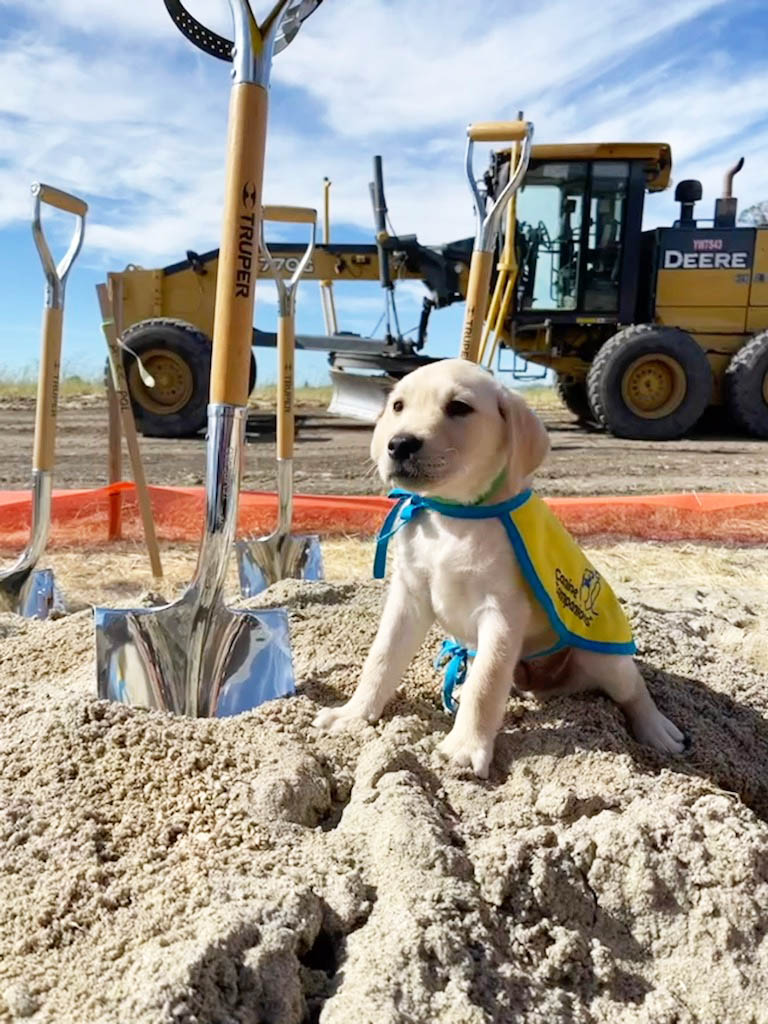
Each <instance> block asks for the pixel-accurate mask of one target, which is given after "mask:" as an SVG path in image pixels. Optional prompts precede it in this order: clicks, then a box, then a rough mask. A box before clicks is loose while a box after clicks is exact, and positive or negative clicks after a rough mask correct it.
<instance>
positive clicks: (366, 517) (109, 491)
mask: <svg viewBox="0 0 768 1024" xmlns="http://www.w3.org/2000/svg"><path fill="white" fill-rule="evenodd" d="M149 491H150V495H151V501H152V510H153V513H154V518H155V525H156V529H157V535H158V537H159V538H160V539H162V540H167V541H197V540H198V539H199V538H200V535H201V531H202V524H203V503H204V492H203V488H202V487H150V488H149ZM546 501H547V504H549V506H550V507H551V508H552V510H553V511H554V512H555V513H556V514H557V515H558V516H559V517H560V519H561V520H562V522H563V523H564V524H565V526H566V527H567V528H568V529H569V530H570V531H571V533H573V534H574V535H576V536H580V537H584V536H596V535H610V536H613V537H637V538H642V539H646V540H707V541H719V542H725V543H740V544H755V543H768V494H660V495H633V496H631V497H592V498H547V499H546ZM118 504H119V506H120V509H121V515H120V516H116V515H115V509H116V506H117V505H118ZM391 504H392V503H391V501H390V500H389V499H388V498H384V497H374V496H371V497H351V496H350V497H345V496H335V495H316V494H311V495H310V494H299V495H297V496H296V498H295V502H294V530H296V531H297V532H304V533H319V534H321V535H325V536H343V535H358V536H370V535H372V534H374V533H376V531H377V530H378V528H379V526H380V525H381V522H382V520H383V518H384V516H385V515H386V512H387V510H388V509H389V508H390V506H391ZM276 515H277V499H276V496H275V494H274V493H271V492H270V493H267V492H261V491H245V492H243V493H242V494H241V496H240V514H239V532H240V533H241V534H243V533H255V534H263V533H268V532H269V531H270V529H272V527H273V525H274V523H275V520H276ZM30 520H31V498H30V494H29V492H28V491H0V548H2V549H3V550H4V551H6V552H9V551H13V550H15V549H19V548H21V547H23V545H24V544H25V543H26V540H27V538H28V537H29V530H30ZM118 522H119V523H120V524H121V525H120V535H121V536H122V537H124V538H125V539H129V540H136V541H139V542H141V541H142V540H143V534H142V528H141V517H140V515H139V509H138V504H137V501H136V491H135V488H134V485H133V484H132V483H118V484H111V485H110V486H108V487H100V488H97V489H95V490H77V491H74V490H73V491H54V495H53V512H52V527H51V537H50V543H49V546H59V547H60V546H69V545H80V546H94V545H97V544H101V543H104V542H106V541H108V540H110V539H114V537H115V534H116V529H115V527H116V524H117V523H118ZM110 524H111V525H110Z"/></svg>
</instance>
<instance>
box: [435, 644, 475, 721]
mask: <svg viewBox="0 0 768 1024" xmlns="http://www.w3.org/2000/svg"><path fill="white" fill-rule="evenodd" d="M476 655H477V651H470V650H469V648H467V647H463V646H462V645H461V644H459V643H457V642H456V641H455V640H443V646H442V647H441V648H440V653H439V654H438V656H437V657H436V658H435V668H437V669H439V668H442V667H443V666H444V665H445V678H444V680H443V707H444V708H445V710H446V711H448V712H449V713H450V714H454V713H455V711H456V708H457V707H458V704H457V703H456V701H455V700H454V699H453V691H454V690H455V689H456V687H457V686H463V685H464V680H465V679H466V678H467V668H468V667H469V666H468V663H469V659H470V658H474V657H475V656H476Z"/></svg>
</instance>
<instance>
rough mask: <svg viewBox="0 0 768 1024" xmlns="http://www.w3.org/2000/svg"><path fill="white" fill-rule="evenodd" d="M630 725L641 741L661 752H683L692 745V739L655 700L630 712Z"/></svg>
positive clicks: (637, 738) (636, 737)
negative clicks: (670, 718) (664, 713)
mask: <svg viewBox="0 0 768 1024" xmlns="http://www.w3.org/2000/svg"><path fill="white" fill-rule="evenodd" d="M628 717H629V723H630V727H631V729H632V732H633V734H634V736H635V739H636V740H637V741H638V742H639V743H644V744H645V745H646V746H648V747H653V749H654V750H658V751H659V753H661V754H682V752H683V751H684V750H687V749H688V747H689V746H690V740H689V739H688V737H687V736H686V735H685V733H684V732H682V731H681V730H680V729H678V727H677V726H676V725H675V723H674V722H670V720H669V719H668V718H667V716H666V715H663V714H662V713H661V711H659V709H658V708H657V707H656V705H655V704H654V703H653V701H648V702H647V703H643V705H642V706H641V707H640V708H639V709H635V708H632V709H631V711H629V713H628Z"/></svg>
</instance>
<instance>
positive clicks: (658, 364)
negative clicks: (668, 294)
mask: <svg viewBox="0 0 768 1024" xmlns="http://www.w3.org/2000/svg"><path fill="white" fill-rule="evenodd" d="M654 357H658V358H657V359H654ZM638 360H643V362H644V365H645V366H646V374H647V375H650V376H649V378H648V379H649V380H651V381H653V380H655V379H660V380H661V382H662V385H663V384H664V382H665V375H666V377H668V378H669V381H668V383H669V387H671V388H672V393H671V395H670V396H669V398H668V399H667V401H666V402H663V401H662V399H661V398H660V399H659V401H660V403H661V404H659V405H657V406H654V405H653V402H654V401H655V400H656V398H655V396H654V395H653V394H651V395H650V396H649V399H648V403H647V404H646V405H645V406H644V407H641V406H640V404H637V405H634V406H633V404H631V400H629V399H628V397H627V395H626V394H625V391H624V388H625V387H627V388H629V387H631V386H632V382H633V381H639V384H638V388H641V387H642V379H641V378H640V377H639V376H638V374H639V370H638V369H637V368H636V369H635V370H634V375H633V377H629V378H628V377H627V375H628V374H629V373H630V371H631V369H632V367H633V364H635V363H637V362H638ZM641 365H642V364H641ZM628 381H629V383H628ZM712 387H713V384H712V368H711V367H710V365H709V361H708V359H707V356H706V354H705V352H704V350H703V349H702V348H701V346H700V345H697V344H696V342H695V341H694V340H693V338H691V336H690V335H688V334H686V333H685V331H681V330H679V329H678V328H676V327H658V326H655V325H653V324H638V325H636V326H634V327H626V328H625V329H624V330H623V331H619V332H618V334H614V336H613V337H612V338H609V339H608V341H606V342H605V344H604V345H603V346H602V348H601V349H600V350H599V352H598V353H597V355H596V356H595V359H594V361H593V363H592V366H591V367H590V368H589V373H588V374H587V396H588V399H589V404H590V407H591V410H592V412H593V414H594V416H595V418H596V419H597V420H598V421H599V423H600V424H601V425H602V426H603V427H605V428H606V429H607V430H609V431H610V432H611V433H612V434H614V435H615V436H616V437H626V438H631V439H632V440H637V441H673V440H675V439H676V438H679V437H682V436H683V435H684V434H687V433H688V431H689V430H690V429H691V428H692V427H693V426H694V425H695V424H696V422H697V421H698V420H699V419H700V417H701V415H702V414H703V412H704V410H705V409H706V408H707V406H708V405H709V403H710V402H711V400H712ZM660 393H661V396H662V398H663V395H664V389H663V387H662V386H661V385H660ZM635 395H636V397H637V399H638V403H639V402H641V401H643V400H644V399H645V398H646V395H645V394H644V393H643V391H642V390H638V391H636V392H635ZM665 410H667V411H665Z"/></svg>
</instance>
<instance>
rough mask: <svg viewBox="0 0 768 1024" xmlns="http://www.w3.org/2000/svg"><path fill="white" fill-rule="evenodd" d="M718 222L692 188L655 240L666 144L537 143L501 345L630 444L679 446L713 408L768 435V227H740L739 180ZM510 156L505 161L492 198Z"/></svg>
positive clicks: (495, 171)
mask: <svg viewBox="0 0 768 1024" xmlns="http://www.w3.org/2000/svg"><path fill="white" fill-rule="evenodd" d="M742 163H743V161H740V162H739V164H737V165H736V167H734V168H733V169H732V170H731V171H730V172H729V173H728V174H727V175H726V183H725V188H724V195H723V197H721V198H720V199H718V200H717V202H716V204H715V210H714V217H713V218H712V219H711V220H701V219H697V217H696V211H695V204H696V202H698V200H700V199H701V195H702V189H701V184H700V183H699V182H698V181H681V182H680V183H679V184H678V186H677V188H676V191H675V199H676V201H677V202H679V203H680V213H679V218H678V219H677V220H676V221H675V223H674V224H673V226H671V227H665V228H656V229H653V230H647V231H643V229H642V218H643V207H644V199H645V194H646V192H650V193H652V192H658V191H660V190H662V189H664V188H666V187H667V186H668V183H669V177H670V171H671V154H670V151H669V147H667V146H665V145H661V144H659V145H629V144H625V145H606V144H596V145H591V146H586V145H574V146H535V147H534V150H533V158H532V160H531V163H530V166H529V169H528V173H527V175H526V179H525V183H524V186H523V188H522V189H521V191H520V193H519V195H518V197H517V209H516V225H515V231H516V258H517V277H516V282H515V303H514V310H513V312H512V314H511V316H510V318H509V320H508V321H507V323H505V324H504V325H503V326H502V343H504V344H506V345H509V346H510V347H512V348H514V349H515V351H516V352H517V353H519V355H520V356H522V357H523V358H524V359H526V360H528V361H531V362H534V363H539V364H541V365H542V366H545V367H550V368H552V369H553V370H554V371H555V373H556V380H557V387H558V390H559V392H560V395H561V397H562V398H563V400H564V401H565V403H566V404H567V405H568V407H569V408H570V409H571V410H572V411H573V412H574V413H575V414H576V415H577V416H578V417H579V418H580V419H582V420H585V421H586V420H590V419H594V420H597V421H598V422H599V423H600V424H601V425H602V426H603V427H606V428H607V429H608V430H610V431H611V432H612V433H613V434H616V435H618V436H621V437H630V438H644V439H655V440H667V439H672V438H676V437H680V436H682V435H683V434H685V433H686V432H687V431H689V430H690V429H691V428H692V427H693V426H694V425H695V424H696V423H697V422H698V421H699V419H700V418H701V416H702V414H703V413H704V412H705V410H706V409H707V408H708V407H709V406H710V405H715V406H719V407H720V408H721V409H722V408H723V407H725V410H726V412H727V414H728V416H729V418H730V419H731V420H733V421H734V422H735V423H736V424H737V425H738V426H739V427H741V428H742V429H744V430H746V431H747V432H749V433H752V434H755V435H757V436H760V437H768V333H766V331H765V329H766V328H768V230H760V229H755V228H739V227H736V200H735V199H733V198H732V195H731V190H732V181H733V176H734V174H735V173H736V172H737V171H738V170H739V169H740V168H741V166H742ZM508 166H509V154H508V153H498V154H495V157H494V162H493V165H492V168H491V172H490V174H489V184H488V187H489V191H490V192H491V193H492V194H493V193H494V192H495V191H496V190H497V189H498V188H500V187H501V186H502V185H503V182H504V180H505V175H506V173H507V170H508Z"/></svg>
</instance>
